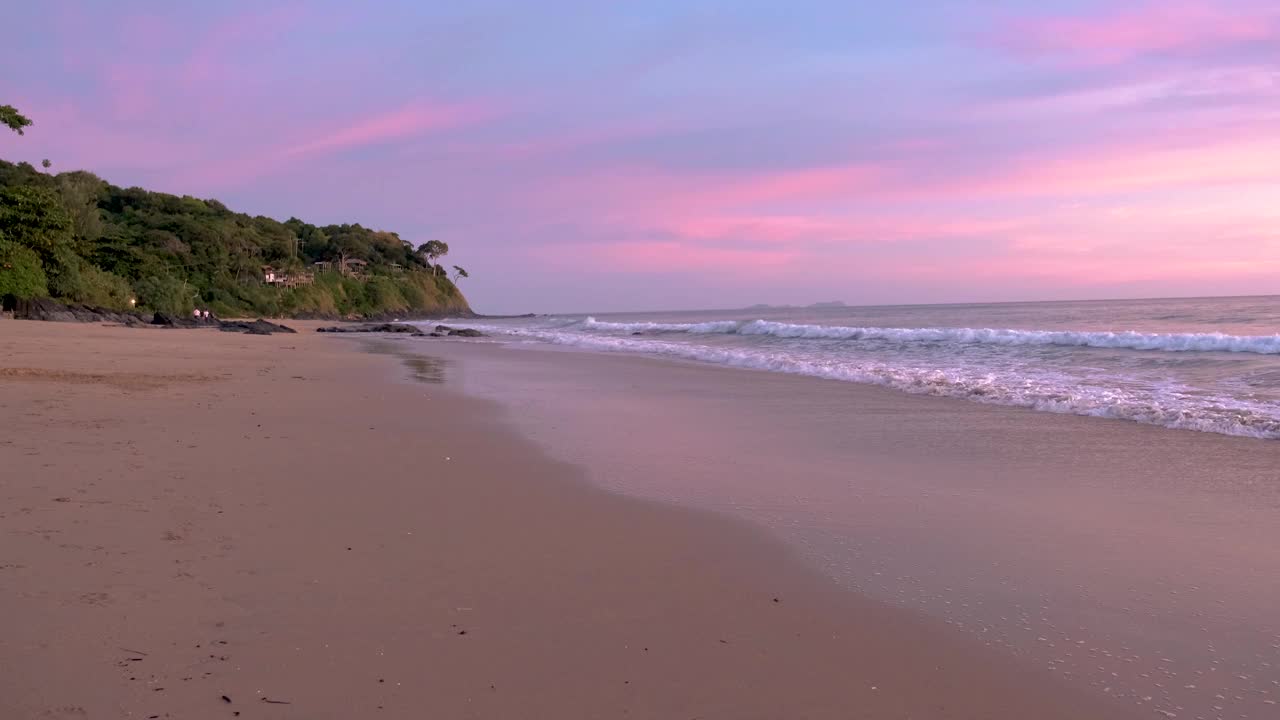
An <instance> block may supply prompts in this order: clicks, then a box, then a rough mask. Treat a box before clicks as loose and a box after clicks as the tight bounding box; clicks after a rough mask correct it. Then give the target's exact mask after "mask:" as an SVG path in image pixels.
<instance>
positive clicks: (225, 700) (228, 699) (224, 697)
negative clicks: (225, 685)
mask: <svg viewBox="0 0 1280 720" xmlns="http://www.w3.org/2000/svg"><path fill="white" fill-rule="evenodd" d="M222 702H225V703H229V702H231V698H229V697H227V696H226V695H223V696H222Z"/></svg>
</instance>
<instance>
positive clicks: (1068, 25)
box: [998, 2, 1280, 64]
mask: <svg viewBox="0 0 1280 720" xmlns="http://www.w3.org/2000/svg"><path fill="white" fill-rule="evenodd" d="M1278 36H1280V16H1278V15H1277V12H1276V10H1275V9H1270V10H1267V11H1264V12H1261V13H1254V14H1250V13H1247V12H1243V11H1242V9H1241V8H1239V7H1232V8H1224V7H1222V6H1220V5H1215V4H1211V3H1207V2H1190V3H1188V2H1182V3H1178V2H1168V3H1166V2H1157V3H1150V4H1148V5H1146V6H1144V7H1141V8H1139V9H1136V10H1114V11H1109V12H1106V13H1105V14H1101V15H1097V16H1092V17H1049V18H1039V19H1032V20H1018V21H1015V22H1012V23H1010V24H1009V25H1008V26H1007V27H1006V28H1004V29H1003V30H1002V31H1001V32H1000V33H999V38H998V40H999V42H1000V44H1001V45H1003V46H1005V47H1008V48H1010V49H1013V50H1015V51H1018V52H1022V53H1027V54H1032V55H1067V56H1072V57H1075V58H1077V59H1079V60H1082V61H1085V62H1090V63H1100V64H1105V63H1112V62H1119V61H1123V60H1127V59H1129V58H1131V57H1134V56H1137V55H1142V54H1145V53H1151V52H1164V51H1171V50H1203V49H1211V48H1217V47H1224V46H1229V45H1232V44H1235V43H1240V42H1249V41H1257V40H1266V39H1269V38H1276V37H1278Z"/></svg>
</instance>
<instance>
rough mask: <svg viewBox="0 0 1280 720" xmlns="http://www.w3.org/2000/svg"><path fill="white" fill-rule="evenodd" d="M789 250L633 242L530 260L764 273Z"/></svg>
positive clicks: (543, 252) (788, 257)
mask: <svg viewBox="0 0 1280 720" xmlns="http://www.w3.org/2000/svg"><path fill="white" fill-rule="evenodd" d="M796 257H797V254H796V253H795V252H793V251H792V250H790V249H785V248H782V249H773V250H762V249H756V248H725V247H714V246H706V245H699V244H697V243H687V242H682V241H678V240H636V241H626V242H618V243H608V244H594V243H592V244H563V245H555V246H550V247H547V248H542V249H539V251H538V252H537V253H536V255H533V256H531V258H530V259H531V260H535V261H536V262H537V263H539V264H540V265H543V266H548V267H559V266H566V267H572V268H575V269H582V268H583V267H584V266H585V267H590V268H593V269H595V270H597V271H599V272H621V273H648V272H655V273H685V272H705V271H708V270H714V271H718V272H733V273H739V274H744V275H755V274H764V273H768V272H771V271H773V270H776V269H778V268H779V267H781V266H783V265H786V264H787V263H790V262H791V261H792V260H794V259H795V258H796Z"/></svg>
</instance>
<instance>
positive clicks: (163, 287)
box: [133, 275, 195, 315]
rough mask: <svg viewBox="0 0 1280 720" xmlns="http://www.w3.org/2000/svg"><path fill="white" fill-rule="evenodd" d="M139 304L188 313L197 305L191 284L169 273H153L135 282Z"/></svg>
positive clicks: (171, 312) (178, 312)
mask: <svg viewBox="0 0 1280 720" xmlns="http://www.w3.org/2000/svg"><path fill="white" fill-rule="evenodd" d="M133 289H134V290H136V291H137V292H138V304H139V305H141V306H142V307H145V308H148V309H150V310H155V311H156V312H163V313H169V314H171V315H187V314H190V313H191V310H192V308H194V307H195V303H194V297H193V295H194V293H193V291H192V288H191V286H190V285H188V284H187V283H186V282H184V281H182V280H179V279H177V278H175V277H170V276H168V275H152V276H150V277H145V278H142V279H141V280H138V281H137V282H135V283H134V284H133Z"/></svg>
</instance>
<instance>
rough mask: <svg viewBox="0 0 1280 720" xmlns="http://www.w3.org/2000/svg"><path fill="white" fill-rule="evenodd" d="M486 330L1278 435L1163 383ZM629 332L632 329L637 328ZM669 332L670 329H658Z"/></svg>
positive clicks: (1278, 429)
mask: <svg viewBox="0 0 1280 720" xmlns="http://www.w3.org/2000/svg"><path fill="white" fill-rule="evenodd" d="M483 329H485V330H486V331H489V332H493V333H495V334H505V335H508V336H515V337H519V338H525V339H528V340H533V341H539V342H547V343H552V344H557V345H566V346H573V347H579V348H582V349H587V350H594V351H602V352H620V353H636V354H645V355H657V356H664V357H671V358H677V359H682V360H694V361H699V362H704V363H713V364H717V365H724V366H729V367H736V368H744V369H752V370H765V371H770V372H780V373H788V374H793V375H806V376H809V377H816V378H823V379H828V380H840V381H845V382H855V383H863V384H872V385H881V386H884V387H889V388H893V389H896V390H900V391H904V392H908V393H913V394H921V395H935V396H941V397H955V398H963V399H967V400H971V401H975V402H981V403H988V404H996V405H1006V406H1012V407H1023V408H1029V409H1032V410H1040V411H1046V412H1054V413H1063V414H1073V415H1086V416H1091V417H1105V418H1114V419H1122V420H1130V421H1135V422H1140V423H1145V424H1149V425H1160V426H1163V427H1167V428H1176V429H1183V430H1197V431H1201V432H1212V433H1219V434H1223V435H1235V436H1241V437H1252V438H1260V439H1277V438H1280V408H1276V407H1275V406H1274V405H1268V404H1265V403H1253V402H1249V401H1247V400H1239V399H1232V398H1222V397H1205V396H1202V395H1197V394H1195V393H1190V392H1182V391H1181V390H1180V389H1178V388H1177V387H1176V386H1171V387H1166V388H1145V389H1138V388H1122V387H1120V384H1116V385H1114V386H1109V387H1108V386H1099V385H1087V384H1083V383H1081V382H1080V379H1079V378H1077V377H1071V376H1068V375H1062V374H1057V373H1052V372H1035V371H1032V370H1025V369H1024V370H1023V371H1022V372H1021V373H1012V372H1001V373H993V372H991V371H990V370H983V369H980V368H967V367H962V366H955V367H920V366H918V365H914V364H902V365H896V364H893V363H888V362H881V361H870V360H860V361H848V360H838V359H826V360H820V359H815V358H804V357H799V356H797V355H795V354H792V353H788V352H786V351H785V350H777V351H775V350H770V349H769V348H766V347H748V348H742V347H711V346H705V345H695V344H690V343H684V342H670V341H664V340H661V339H647V338H635V337H627V338H619V337H610V336H602V335H593V334H588V333H583V332H578V331H569V332H566V331H564V330H550V329H531V328H511V327H503V326H486V327H485V328H483ZM636 332H639V331H638V330H637V331H636ZM664 332H673V331H664Z"/></svg>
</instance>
